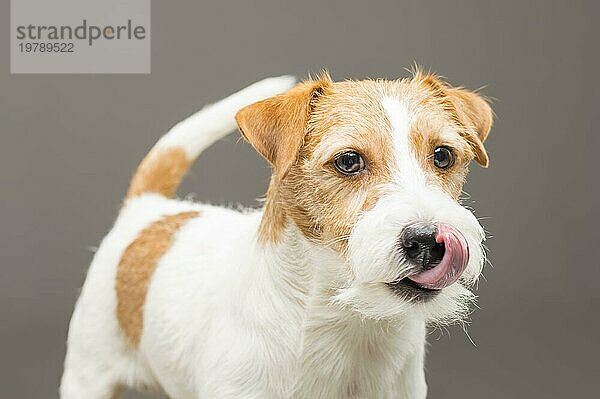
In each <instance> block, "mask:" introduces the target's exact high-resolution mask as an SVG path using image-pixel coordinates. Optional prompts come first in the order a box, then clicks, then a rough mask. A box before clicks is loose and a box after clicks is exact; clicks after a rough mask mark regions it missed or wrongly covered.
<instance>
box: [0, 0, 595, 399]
mask: <svg viewBox="0 0 600 399" xmlns="http://www.w3.org/2000/svg"><path fill="white" fill-rule="evenodd" d="M5 3H6V2H5ZM192 3H193V2H185V3H184V2H178V3H175V2H172V1H171V2H166V1H160V2H159V1H155V2H154V4H153V10H152V19H153V21H152V41H153V43H152V47H153V49H152V51H153V54H152V74H151V75H129V76H127V75H113V76H111V75H79V76H77V75H64V76H56V75H54V76H52V75H31V76H18V75H13V76H11V75H9V59H8V54H9V51H8V47H7V46H8V35H7V34H6V33H7V32H8V9H7V7H6V5H4V6H2V9H1V10H0V15H2V16H3V20H2V23H3V24H5V27H6V30H5V31H4V32H5V34H4V35H2V42H1V43H2V47H3V48H1V49H0V50H1V51H0V57H2V62H1V63H0V121H1V125H0V132H1V139H2V141H1V145H0V152H1V154H0V182H1V186H0V187H1V190H2V191H1V196H0V198H1V199H0V201H1V204H2V205H1V207H0V212H1V214H0V234H1V239H0V245H1V249H0V259H1V263H0V266H1V270H0V272H1V275H0V317H1V320H0V342H1V343H2V344H1V345H2V351H1V354H0V397H2V398H55V397H56V396H57V394H56V391H57V385H58V381H59V376H60V374H61V371H62V360H63V356H64V350H65V336H66V332H67V323H68V320H69V317H70V314H71V311H72V307H73V304H74V302H75V299H76V297H77V294H78V289H79V287H80V285H81V283H82V282H83V279H84V276H85V271H86V268H87V266H88V264H89V262H90V259H91V258H92V252H91V251H90V250H89V248H90V247H93V246H95V245H97V243H98V242H99V240H100V239H101V238H102V236H103V235H104V234H105V233H106V232H107V230H108V229H109V228H110V226H111V223H112V221H113V220H114V217H115V215H116V212H117V211H118V208H119V202H120V200H121V198H122V197H123V194H124V193H125V190H126V187H127V182H128V180H129V177H130V175H131V173H132V171H133V170H134V168H135V166H136V164H137V163H138V161H139V160H140V159H141V158H142V156H143V155H144V154H145V152H146V151H147V149H148V148H149V147H150V146H151V144H152V143H153V142H154V141H155V140H156V139H157V137H158V136H159V135H160V134H161V133H162V132H164V131H165V130H166V129H167V128H169V127H170V126H171V125H172V124H174V123H175V122H177V121H179V120H180V119H182V118H183V117H185V116H186V115H188V114H190V113H191V112H193V111H194V110H197V109H198V108H199V107H200V106H202V105H203V104H204V103H206V102H209V101H212V100H216V99H219V98H221V97H222V96H224V95H225V94H228V93H230V92H233V91H235V90H237V89H239V88H240V87H242V86H244V85H246V84H248V83H250V82H252V81H255V80H257V79H258V78H261V77H265V76H269V75H277V74H282V73H294V74H297V75H299V76H303V75H305V74H306V73H307V72H309V71H312V72H317V71H319V70H320V69H321V68H322V67H328V68H329V69H330V71H331V73H332V75H333V76H334V78H337V79H343V78H346V77H354V78H362V77H367V76H369V77H387V78H395V77H398V76H405V75H407V73H406V72H405V71H404V70H403V68H404V67H406V66H410V65H411V63H412V62H413V60H416V61H417V62H419V63H420V64H422V65H425V66H427V67H431V68H432V70H434V71H437V72H439V73H441V74H443V75H444V76H446V77H447V78H448V79H449V80H450V81H451V82H452V83H454V84H462V85H465V86H467V87H470V88H478V87H480V86H484V85H486V86H487V87H486V89H485V90H484V92H485V93H486V94H488V95H490V96H492V97H494V98H496V100H495V102H494V109H495V111H496V113H497V115H498V118H497V122H496V125H495V128H494V129H493V131H492V133H491V135H490V138H489V141H488V143H487V145H488V148H489V151H490V154H491V160H492V163H491V167H490V168H489V169H488V170H484V169H481V168H479V167H477V166H476V165H473V168H472V172H471V174H470V180H469V184H468V185H467V187H466V190H467V191H468V192H469V193H470V194H471V196H472V202H470V204H471V205H472V206H474V208H475V209H476V211H477V215H478V216H482V217H489V218H486V219H485V220H484V223H485V226H486V228H487V230H488V231H489V232H490V233H491V234H492V235H493V238H492V239H490V240H489V242H488V246H489V249H490V259H491V261H492V263H493V265H494V267H488V268H487V270H486V271H485V277H486V279H485V280H483V281H482V282H481V283H480V287H479V295H480V297H481V298H480V301H479V305H480V307H481V309H480V310H478V311H477V312H476V313H475V314H474V316H473V320H472V325H471V326H470V327H469V334H470V336H471V337H472V338H473V340H474V341H475V342H476V344H477V346H476V347H475V346H473V345H472V344H471V343H470V342H469V339H468V338H467V337H466V335H465V334H464V333H463V332H462V330H461V329H460V328H458V327H452V328H449V329H448V330H447V331H443V332H440V331H436V332H433V333H432V334H431V339H430V341H431V348H430V354H429V356H428V360H427V376H428V381H429V386H430V392H431V395H430V397H432V398H441V397H444V398H488V399H493V398H503V399H504V398H521V397H526V398H574V397H581V398H583V397H586V398H589V397H599V394H600V390H599V388H598V371H599V367H598V364H597V360H596V359H598V358H599V357H600V353H599V352H600V351H599V347H600V345H599V344H598V338H599V337H600V334H599V332H600V331H599V324H600V323H599V321H598V314H599V312H598V309H599V308H600V290H599V289H598V283H599V282H600V267H599V261H598V255H597V254H596V253H595V251H596V250H597V249H598V243H597V240H598V234H597V231H598V229H597V227H596V224H597V223H598V212H597V209H596V207H597V205H598V197H597V195H598V187H597V184H598V177H597V174H596V172H597V170H598V159H599V158H598V145H599V144H600V143H599V140H598V132H597V128H596V126H595V125H593V122H595V121H596V120H595V119H596V116H597V115H598V105H599V104H598V103H599V101H598V98H599V95H600V93H599V90H598V89H599V84H598V71H599V70H600V65H599V51H598V38H599V37H600V29H599V24H598V21H597V20H598V17H599V16H600V13H599V8H598V2H595V1H588V2H580V1H571V2H566V1H564V2H556V1H537V2H531V1H497V2H493V3H492V2H489V1H473V2H465V1H462V2H453V1H452V2H451V1H439V2H435V3H432V2H423V1H395V2H392V1H383V2H377V3H375V2H368V1H360V2H354V1H339V2H316V1H315V2H313V1H295V2H287V3H286V4H285V5H284V4H283V3H281V2H279V1H271V2H264V1H244V2H236V3H228V2H225V1H221V2H214V4H204V3H203V4H200V2H196V3H193V4H192ZM217 3H218V4H217ZM268 173H269V171H268V169H267V166H266V164H265V162H263V161H262V160H261V159H260V158H259V157H258V155H256V154H255V153H254V152H253V150H252V149H251V148H250V147H249V146H248V145H247V144H245V143H243V142H241V141H238V140H237V136H233V135H232V136H230V137H228V138H227V139H226V140H223V141H222V142H220V143H218V144H216V145H215V146H214V147H212V148H211V149H210V150H209V151H207V152H206V153H205V154H203V155H202V157H201V158H200V160H199V162H198V163H197V164H196V165H195V167H194V169H193V173H192V174H191V176H190V177H189V178H188V179H187V180H186V181H185V184H184V186H183V188H182V190H180V194H185V193H187V192H190V191H192V192H195V193H197V198H198V199H201V200H208V201H211V202H215V203H235V202H241V203H243V204H246V205H254V204H256V202H255V200H254V199H255V198H256V197H258V196H260V195H261V194H262V193H263V192H264V191H265V188H266V184H267V178H268ZM129 395H130V396H128V397H129V398H134V397H137V398H141V397H142V396H134V395H132V394H129Z"/></svg>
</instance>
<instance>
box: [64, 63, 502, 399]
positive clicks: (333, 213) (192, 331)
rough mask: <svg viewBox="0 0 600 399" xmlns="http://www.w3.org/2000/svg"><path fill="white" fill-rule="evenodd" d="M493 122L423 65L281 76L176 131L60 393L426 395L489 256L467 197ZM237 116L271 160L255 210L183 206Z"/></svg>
mask: <svg viewBox="0 0 600 399" xmlns="http://www.w3.org/2000/svg"><path fill="white" fill-rule="evenodd" d="M492 121H493V113H492V110H491V108H490V105H489V104H488V102H487V100H486V99H485V98H483V97H482V96H481V95H479V94H477V93H476V92H473V91H469V90H467V89H464V88H460V87H453V86H451V85H449V84H448V83H446V82H445V81H443V80H442V79H441V78H439V77H438V76H436V75H433V74H431V73H426V72H423V71H421V70H417V71H416V72H414V73H413V74H412V75H411V76H410V77H408V78H404V79H399V80H393V81H389V80H363V81H352V80H347V81H343V82H333V81H332V79H331V78H330V77H329V76H328V74H327V73H326V72H323V73H322V74H321V75H320V76H318V77H315V78H309V79H308V80H305V81H303V82H301V83H297V84H296V82H295V80H294V79H293V78H291V77H288V76H283V77H278V78H269V79H266V80H263V81H260V82H258V83H255V84H253V85H251V86H249V87H247V88H246V89H244V90H242V91H240V92H238V93H236V94H233V95H231V96H230V97H228V98H226V99H224V100H222V101H221V102H218V103H216V104H213V105H211V106H208V107H206V108H204V109H202V110H201V111H199V112H198V113H197V114H195V115H193V116H191V117H190V118H188V119H186V120H184V121H183V122H180V123H179V124H177V125H175V127H173V128H172V129H171V130H170V131H169V132H168V133H167V134H166V135H165V136H163V137H162V138H161V139H160V140H159V141H158V142H157V144H156V145H155V146H154V147H153V148H152V150H151V151H150V152H149V153H148V155H147V156H146V157H145V158H144V159H143V161H142V162H141V164H140V166H139V168H138V169H137V172H136V173H135V175H134V176H133V178H132V180H131V183H130V187H129V191H128V193H127V196H126V199H125V200H124V203H123V206H122V209H121V210H120V214H119V216H118V218H117V220H116V222H115V225H114V227H113V228H112V230H111V231H110V232H109V233H108V235H107V236H106V237H105V238H104V240H103V242H102V244H101V245H100V247H99V249H98V251H97V253H96V254H95V256H94V259H93V261H92V263H91V266H90V269H89V272H88V274H87V278H86V281H85V283H84V286H83V288H82V291H81V294H80V297H79V299H78V301H77V304H76V306H75V310H74V313H73V316H72V319H71V322H70V328H69V334H68V342H67V346H68V347H67V354H66V358H65V368H64V374H63V377H62V381H61V387H60V393H61V398H62V399H83V398H85V399H106V398H114V397H116V396H118V394H119V391H120V389H121V388H122V387H131V388H134V389H142V390H156V391H158V392H163V393H164V394H166V395H167V396H168V397H170V398H172V399H184V398H186V399H187V398H261V399H262V398H310V399H315V398H411V399H419V398H425V397H426V395H427V385H426V381H425V374H424V354H425V346H426V328H427V326H429V325H431V324H436V323H452V322H456V321H460V320H464V318H465V317H467V316H468V313H469V309H470V304H471V303H472V301H473V299H474V295H473V293H472V292H471V290H470V287H472V285H473V284H474V283H475V282H476V281H477V279H478V277H479V275H480V273H481V271H482V267H483V264H484V261H485V253H484V250H483V246H482V242H483V241H484V239H485V234H484V230H483V228H482V227H481V225H480V224H479V222H478V220H477V219H476V218H475V216H474V215H473V214H472V213H471V211H469V210H468V209H466V208H464V207H463V206H461V205H460V196H461V192H462V186H463V183H464V180H465V177H466V175H467V171H468V167H469V164H470V162H471V161H472V160H474V161H476V162H477V163H479V164H480V165H482V166H484V167H487V165H488V162H489V160H488V155H487V152H486V149H485V148H484V145H483V142H484V140H485V139H486V137H487V135H488V133H489V131H490V129H491V126H492ZM236 122H237V127H239V130H240V132H241V133H242V136H243V137H244V138H245V139H246V140H247V141H248V142H249V143H250V144H251V145H252V146H253V147H254V148H255V149H256V150H257V151H258V153H260V155H262V156H263V157H264V158H265V159H266V160H267V161H268V162H269V164H270V166H271V167H272V176H271V179H270V183H269V187H268V190H267V193H266V197H265V202H264V205H263V206H262V207H261V209H258V210H233V209H227V208H222V207H216V206H211V205H203V204H199V203H194V202H188V201H179V200H175V199H172V197H173V196H174V194H175V192H176V189H177V186H178V184H179V183H180V181H181V180H182V178H183V176H184V174H185V173H186V171H187V170H188V169H189V167H190V166H191V164H192V162H193V160H194V159H195V158H196V157H197V156H198V155H199V154H200V153H201V152H202V151H203V150H204V149H205V148H207V147H208V146H209V145H210V144H212V143H214V142H215V141H217V140H218V139H220V138H221V137H223V136H225V135H226V134H228V133H229V132H231V131H233V130H234V129H235V128H236ZM224 162H231V163H234V164H235V163H236V162H237V161H236V159H227V160H224ZM237 166H239V167H243V165H237Z"/></svg>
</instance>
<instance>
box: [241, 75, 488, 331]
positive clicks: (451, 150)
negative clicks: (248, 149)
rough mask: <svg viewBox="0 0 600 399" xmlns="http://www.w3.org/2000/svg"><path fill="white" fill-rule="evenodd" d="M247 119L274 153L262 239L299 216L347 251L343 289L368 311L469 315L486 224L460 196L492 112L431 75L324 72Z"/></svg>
mask: <svg viewBox="0 0 600 399" xmlns="http://www.w3.org/2000/svg"><path fill="white" fill-rule="evenodd" d="M237 120H238V123H239V125H240V130H241V131H242V132H243V134H244V136H245V137H246V138H247V139H248V140H249V141H250V142H251V143H252V144H253V145H254V147H255V148H256V149H257V150H258V151H259V152H260V153H261V154H262V155H263V156H265V158H266V159H267V160H269V161H270V162H271V164H272V165H273V168H274V173H273V177H272V181H271V186H270V187H269V192H268V194H267V203H266V207H265V219H264V220H263V225H262V226H261V237H260V238H261V240H262V241H263V242H276V241H278V240H279V239H280V238H281V235H282V232H283V230H284V229H285V227H286V225H287V224H288V223H294V224H295V225H296V226H297V227H298V229H299V230H300V231H301V232H302V233H303V234H304V235H305V236H306V237H307V238H308V239H309V240H311V241H312V242H313V243H315V244H317V245H320V246H323V247H327V248H331V249H332V250H334V251H336V252H337V253H338V254H339V255H340V257H341V258H342V259H343V260H344V262H345V267H343V268H340V269H339V270H335V271H332V272H334V273H335V275H336V279H337V281H336V282H335V283H336V284H338V285H341V287H342V288H341V289H340V290H339V293H338V295H337V297H336V299H337V300H338V301H339V302H340V303H343V304H347V305H350V306H352V307H353V308H354V309H355V310H356V311H358V312H360V313H362V314H363V315H365V316H367V317H372V318H394V317H397V316H402V315H406V314H407V313H409V312H419V313H421V314H422V315H423V316H424V317H425V318H426V319H427V320H436V321H448V320H452V319H454V318H456V317H460V316H462V315H464V313H465V312H466V310H467V306H466V305H467V303H468V302H469V299H470V298H471V297H472V294H471V293H470V291H469V290H468V289H467V288H465V286H469V285H471V284H472V283H474V282H475V281H476V279H477V278H478V276H479V274H480V272H481V269H482V266H483V262H484V253H483V250H482V247H481V243H482V241H483V239H484V232H483V229H482V227H481V226H480V225H479V223H478V221H477V220H476V218H475V217H474V216H473V214H472V213H471V212H470V211H468V210H466V209H465V208H463V207H462V206H460V205H459V203H458V197H459V195H460V193H461V190H462V186H463V182H464V179H465V176H466V174H467V171H468V165H469V163H470V162H471V161H472V160H476V161H477V162H478V163H480V164H482V165H484V166H487V163H488V158H487V154H486V152H485V149H484V147H483V141H484V140H485V138H486V136H487V134H488V132H489V129H490V127H491V124H492V112H491V109H490V107H489V106H488V105H487V103H486V102H485V100H483V99H482V98H481V97H479V96H478V95H477V94H475V93H472V92H470V91H467V90H464V89H458V88H451V87H449V86H447V85H446V84H444V83H443V82H441V81H440V80H438V79H437V78H436V77H435V76H432V75H425V74H422V73H417V74H416V76H415V77H413V78H412V79H410V80H401V81H358V82H357V81H346V82H339V83H333V82H331V81H330V80H329V78H327V77H324V78H321V79H320V80H318V81H309V82H304V83H301V84H299V85H298V86H297V87H296V88H294V89H292V90H291V91H289V92H287V93H284V94H282V95H280V96H277V97H274V98H272V99H268V100H265V101H262V102H259V103H256V104H254V105H251V106H249V107H246V108H244V109H243V110H241V111H240V112H239V113H238V115H237Z"/></svg>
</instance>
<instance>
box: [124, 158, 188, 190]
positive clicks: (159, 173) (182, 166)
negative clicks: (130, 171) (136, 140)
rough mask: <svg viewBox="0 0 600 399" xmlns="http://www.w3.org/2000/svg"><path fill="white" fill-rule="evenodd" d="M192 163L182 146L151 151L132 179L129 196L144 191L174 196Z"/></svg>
mask: <svg viewBox="0 0 600 399" xmlns="http://www.w3.org/2000/svg"><path fill="white" fill-rule="evenodd" d="M191 163H192V160H190V159H188V158H187V156H186V154H185V151H184V150H183V149H182V148H170V149H166V150H161V151H152V152H150V153H149V154H148V155H147V156H146V158H144V160H143V161H142V162H141V163H140V166H139V167H138V169H137V171H136V172H135V174H134V176H133V178H132V179H131V183H130V185H129V191H127V198H131V197H136V196H138V195H141V194H143V193H159V194H162V195H164V196H165V197H172V196H173V195H175V192H176V191H177V186H178V185H179V182H181V179H183V176H184V175H185V173H186V172H187V170H188V169H189V168H190V165H191Z"/></svg>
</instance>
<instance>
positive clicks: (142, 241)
mask: <svg viewBox="0 0 600 399" xmlns="http://www.w3.org/2000/svg"><path fill="white" fill-rule="evenodd" d="M198 215H199V212H197V211H189V212H183V213H178V214H175V215H167V216H163V217H162V218H161V219H159V220H157V221H155V222H153V223H152V224H150V225H149V226H148V227H146V228H145V229H143V230H142V231H141V232H140V233H139V234H138V236H137V238H136V239H135V240H133V241H132V242H131V244H129V246H128V247H127V248H126V249H125V252H123V256H122V257H121V260H120V262H119V266H118V269H117V278H116V283H115V290H116V294H117V319H118V321H119V325H120V326H121V329H122V330H123V333H124V334H125V336H126V337H127V340H128V341H129V343H130V344H131V345H132V346H133V347H137V345H138V344H139V341H140V337H141V333H142V327H143V317H144V303H145V301H146V293H147V292H148V286H149V284H150V279H151V278H152V274H153V273H154V270H155V269H156V265H157V263H158V261H159V260H160V258H162V256H163V255H164V254H165V253H166V252H167V250H168V249H169V248H170V247H171V244H172V242H173V236H174V235H175V233H176V232H177V230H179V228H181V226H182V225H183V224H184V223H185V222H186V221H187V220H189V219H192V218H194V217H197V216H198Z"/></svg>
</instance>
